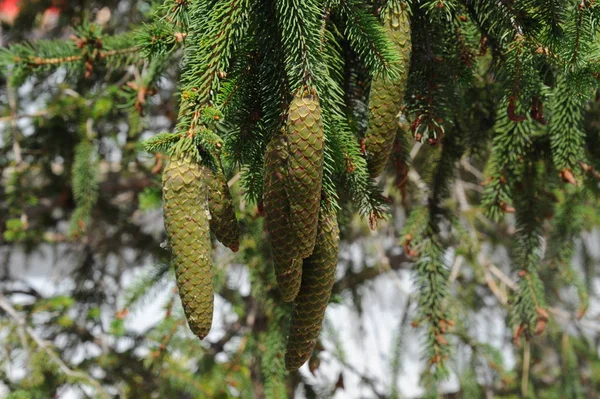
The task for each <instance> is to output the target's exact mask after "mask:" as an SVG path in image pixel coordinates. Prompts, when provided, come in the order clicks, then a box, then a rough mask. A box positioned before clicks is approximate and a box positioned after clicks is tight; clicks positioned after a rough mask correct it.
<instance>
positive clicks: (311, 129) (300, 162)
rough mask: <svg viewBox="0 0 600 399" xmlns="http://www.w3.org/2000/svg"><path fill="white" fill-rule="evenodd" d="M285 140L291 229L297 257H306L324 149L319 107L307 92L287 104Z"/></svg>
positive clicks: (314, 229)
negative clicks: (296, 247)
mask: <svg viewBox="0 0 600 399" xmlns="http://www.w3.org/2000/svg"><path fill="white" fill-rule="evenodd" d="M286 140H287V145H288V151H289V157H288V160H287V165H288V178H287V180H286V189H287V193H288V197H289V199H290V207H291V216H290V222H291V228H292V229H293V230H294V232H295V234H296V236H297V237H298V240H297V241H296V244H297V245H298V248H299V251H300V257H301V258H306V257H307V256H309V255H310V254H311V253H312V251H313V248H314V246H315V238H316V237H317V225H318V221H319V204H320V201H321V185H322V177H323V146H324V133H323V121H322V117H321V106H320V105H319V99H318V97H317V95H316V93H314V92H313V91H310V89H307V88H303V89H301V90H299V91H298V92H297V93H296V95H295V96H294V99H293V100H292V103H291V104H290V107H289V110H288V119H287V124H286Z"/></svg>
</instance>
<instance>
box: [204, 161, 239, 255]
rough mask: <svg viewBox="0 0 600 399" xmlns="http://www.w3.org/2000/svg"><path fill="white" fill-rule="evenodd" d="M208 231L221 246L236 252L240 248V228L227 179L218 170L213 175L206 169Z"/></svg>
mask: <svg viewBox="0 0 600 399" xmlns="http://www.w3.org/2000/svg"><path fill="white" fill-rule="evenodd" d="M206 175H207V183H208V209H209V211H210V216H211V218H210V231H212V232H213V234H214V235H215V237H216V238H217V240H219V241H220V242H221V243H222V244H223V245H225V246H226V247H228V248H229V249H231V250H232V251H233V252H237V250H238V249H239V248H240V226H239V225H238V222H237V219H236V217H235V206H234V204H233V198H232V197H231V192H230V191H229V187H228V186H227V178H226V177H225V175H224V174H223V172H222V171H221V170H220V171H218V172H217V173H214V172H213V171H211V170H210V169H209V168H206Z"/></svg>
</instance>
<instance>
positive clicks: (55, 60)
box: [13, 46, 140, 67]
mask: <svg viewBox="0 0 600 399" xmlns="http://www.w3.org/2000/svg"><path fill="white" fill-rule="evenodd" d="M138 51H140V47H138V46H133V47H127V48H122V49H114V50H108V51H99V52H98V56H99V57H100V58H102V59H106V58H110V57H114V56H119V55H125V54H133V53H136V52H138ZM86 57H88V56H87V55H85V54H78V55H70V56H66V57H50V58H43V57H19V56H15V57H14V58H13V62H14V63H26V64H28V65H29V66H33V67H36V66H48V65H60V64H68V63H72V62H79V61H82V60H83V59H85V58H86Z"/></svg>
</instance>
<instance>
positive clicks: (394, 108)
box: [365, 10, 411, 178]
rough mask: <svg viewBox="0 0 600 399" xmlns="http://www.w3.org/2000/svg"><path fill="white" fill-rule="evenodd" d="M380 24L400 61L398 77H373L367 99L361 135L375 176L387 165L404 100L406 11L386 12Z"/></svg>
mask: <svg viewBox="0 0 600 399" xmlns="http://www.w3.org/2000/svg"><path fill="white" fill-rule="evenodd" d="M383 22H384V25H385V28H386V32H387V35H388V38H389V39H390V41H391V42H392V43H393V44H394V48H395V49H396V50H397V51H398V53H399V54H400V58H401V60H402V61H401V62H402V63H401V65H400V76H399V77H398V78H397V79H396V80H394V81H390V80H386V79H383V78H382V77H381V76H377V77H375V78H373V81H372V82H371V92H370V97H369V124H368V126H367V132H366V135H365V150H366V151H367V166H368V168H369V174H370V175H371V177H373V178H375V177H377V176H379V175H380V174H381V173H382V172H383V170H384V169H385V166H386V164H387V162H388V159H389V157H390V154H391V152H392V147H393V144H394V138H395V137H396V132H397V130H398V118H397V115H398V112H399V111H400V107H401V106H402V103H403V100H404V93H405V91H406V81H407V79H408V70H409V66H410V53H411V41H410V19H409V16H408V12H407V10H395V11H392V10H390V11H388V12H387V13H386V15H385V16H384V17H383Z"/></svg>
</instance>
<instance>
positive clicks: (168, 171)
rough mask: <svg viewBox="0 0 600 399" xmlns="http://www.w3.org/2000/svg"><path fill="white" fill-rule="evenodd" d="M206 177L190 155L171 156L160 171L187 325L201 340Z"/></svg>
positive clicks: (209, 288) (209, 308)
mask: <svg viewBox="0 0 600 399" xmlns="http://www.w3.org/2000/svg"><path fill="white" fill-rule="evenodd" d="M205 178H206V176H205V175H204V174H203V172H202V168H201V166H200V165H198V164H197V163H196V162H195V161H194V160H192V158H191V157H190V156H177V157H174V158H172V159H171V162H170V163H169V165H168V166H167V167H166V168H165V171H164V173H163V208H164V218H165V229H166V230H167V236H168V238H169V243H170V245H171V251H172V262H173V265H174V267H175V275H176V277H177V286H178V288H179V296H180V297H181V302H182V304H183V310H184V311H185V315H186V317H187V321H188V325H189V326H190V329H191V330H192V332H193V333H194V334H196V335H197V336H198V337H199V338H200V339H203V338H204V337H205V336H206V335H207V334H208V332H209V330H210V326H211V323H212V314H213V300H214V299H213V273H212V256H211V241H210V228H209V222H208V220H209V213H208V203H207V202H208V199H207V195H206V187H205V183H204V181H205Z"/></svg>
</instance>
